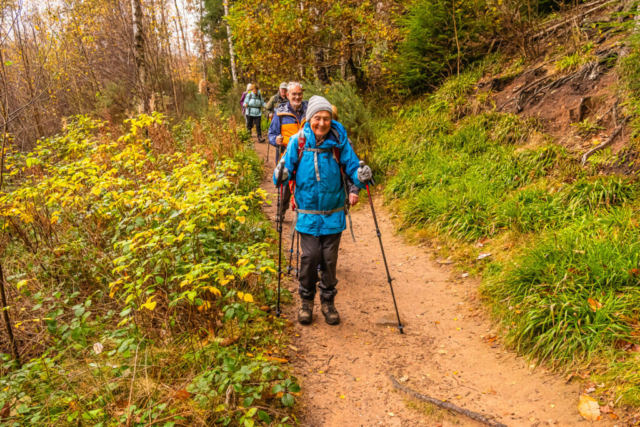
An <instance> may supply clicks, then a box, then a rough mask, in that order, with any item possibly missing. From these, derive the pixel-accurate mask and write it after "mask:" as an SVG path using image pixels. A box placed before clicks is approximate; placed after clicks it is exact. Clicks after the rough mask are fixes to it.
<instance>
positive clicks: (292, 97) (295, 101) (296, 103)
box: [287, 85, 303, 110]
mask: <svg viewBox="0 0 640 427" xmlns="http://www.w3.org/2000/svg"><path fill="white" fill-rule="evenodd" d="M302 93H303V92H302V88H301V87H300V86H296V85H294V86H293V87H290V88H289V91H288V92H287V98H289V103H290V104H291V107H293V109H294V110H298V109H299V108H300V106H301V105H302Z"/></svg>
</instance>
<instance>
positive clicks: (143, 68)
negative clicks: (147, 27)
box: [131, 0, 150, 113]
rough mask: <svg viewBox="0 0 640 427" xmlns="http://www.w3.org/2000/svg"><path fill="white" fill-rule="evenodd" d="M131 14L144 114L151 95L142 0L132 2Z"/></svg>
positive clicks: (147, 111) (134, 50) (147, 109)
mask: <svg viewBox="0 0 640 427" xmlns="http://www.w3.org/2000/svg"><path fill="white" fill-rule="evenodd" d="M131 13H132V16H133V52H134V55H135V60H136V70H137V71H138V83H139V85H140V95H141V97H142V103H143V105H144V112H145V113H149V112H150V111H149V95H148V93H147V64H146V61H145V57H144V52H145V46H144V42H145V38H144V27H143V22H142V21H143V15H142V2H141V0H131Z"/></svg>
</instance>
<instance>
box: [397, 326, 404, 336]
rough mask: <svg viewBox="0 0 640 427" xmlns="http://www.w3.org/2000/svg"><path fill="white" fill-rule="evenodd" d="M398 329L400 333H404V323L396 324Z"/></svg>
mask: <svg viewBox="0 0 640 427" xmlns="http://www.w3.org/2000/svg"><path fill="white" fill-rule="evenodd" d="M398 330H399V331H400V333H401V334H402V335H404V325H398Z"/></svg>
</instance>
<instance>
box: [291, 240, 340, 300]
mask: <svg viewBox="0 0 640 427" xmlns="http://www.w3.org/2000/svg"><path fill="white" fill-rule="evenodd" d="M340 237H342V233H336V234H329V235H326V236H319V237H316V236H313V235H311V234H304V233H300V247H301V248H302V257H301V260H300V287H299V289H298V292H299V293H300V297H301V298H302V299H306V300H312V299H314V298H315V295H316V283H317V282H318V265H320V268H321V269H322V281H321V282H320V284H319V285H318V287H319V288H320V300H321V301H333V299H334V298H335V296H336V294H337V293H338V291H337V290H336V285H337V284H338V279H337V278H336V268H337V265H338V249H339V247H340Z"/></svg>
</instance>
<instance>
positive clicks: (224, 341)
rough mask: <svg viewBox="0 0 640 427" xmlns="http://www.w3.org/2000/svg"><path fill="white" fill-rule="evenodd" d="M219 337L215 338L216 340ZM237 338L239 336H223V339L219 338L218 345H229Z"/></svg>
mask: <svg viewBox="0 0 640 427" xmlns="http://www.w3.org/2000/svg"><path fill="white" fill-rule="evenodd" d="M219 339H220V338H216V341H217V340H219ZM239 339H240V337H239V336H237V337H227V338H223V339H220V342H219V345H220V347H229V346H230V345H231V344H233V343H234V342H236V341H238V340H239Z"/></svg>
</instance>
